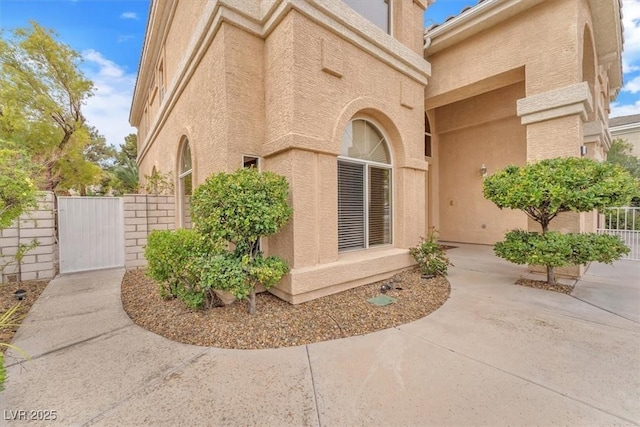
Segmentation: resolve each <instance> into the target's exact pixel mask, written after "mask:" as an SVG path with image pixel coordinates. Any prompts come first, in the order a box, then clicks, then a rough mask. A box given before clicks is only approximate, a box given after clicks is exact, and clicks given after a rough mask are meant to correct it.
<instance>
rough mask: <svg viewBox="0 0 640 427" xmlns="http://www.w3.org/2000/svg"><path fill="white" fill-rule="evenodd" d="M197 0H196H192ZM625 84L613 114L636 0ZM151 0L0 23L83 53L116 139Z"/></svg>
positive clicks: (630, 90)
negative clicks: (31, 29)
mask: <svg viewBox="0 0 640 427" xmlns="http://www.w3.org/2000/svg"><path fill="white" fill-rule="evenodd" d="M192 1H199V0H192ZM476 3H477V0H436V2H435V3H434V4H433V5H432V6H431V7H429V9H428V10H427V12H426V14H425V25H430V24H431V23H434V22H436V23H441V22H443V21H444V20H445V19H446V18H447V17H448V16H451V15H457V14H458V13H459V12H460V11H461V10H462V9H463V8H465V7H466V6H473V5H475V4H476ZM623 4H624V6H623V15H624V27H625V39H626V40H625V52H624V61H623V62H624V69H625V76H624V77H625V85H624V88H623V89H622V90H621V92H620V94H619V95H618V99H617V100H616V102H615V103H613V104H612V107H613V108H612V116H614V115H627V114H640V0H623ZM148 10H149V0H0V27H2V28H3V29H11V28H15V27H20V26H26V25H28V22H29V20H35V21H37V22H38V23H39V24H40V25H42V26H44V27H47V28H51V29H53V30H55V31H56V32H57V33H58V34H59V35H60V37H59V39H60V40H61V41H63V42H64V43H67V44H68V45H70V46H71V47H72V48H74V49H75V50H76V51H78V52H80V53H81V54H82V56H83V57H84V62H83V64H82V65H81V68H82V70H83V71H84V72H85V74H86V75H87V77H89V78H90V79H91V80H93V82H94V84H95V86H96V90H95V95H94V96H93V97H92V98H91V99H90V100H89V101H88V103H87V105H86V108H85V109H84V112H85V115H86V117H87V119H88V121H89V123H90V124H91V125H93V126H96V127H97V128H98V129H99V131H100V133H102V134H103V135H105V137H106V138H107V142H109V143H110V144H112V145H119V144H121V143H122V142H123V141H124V137H125V136H126V135H128V134H129V133H132V132H135V129H133V128H131V127H130V126H129V123H128V118H129V107H130V105H131V96H132V93H133V86H134V84H135V78H136V73H137V69H138V63H139V61H140V51H141V49H142V42H143V40H144V31H145V25H146V21H147V15H148Z"/></svg>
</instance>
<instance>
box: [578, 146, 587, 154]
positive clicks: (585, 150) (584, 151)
mask: <svg viewBox="0 0 640 427" xmlns="http://www.w3.org/2000/svg"><path fill="white" fill-rule="evenodd" d="M580 155H581V156H582V157H584V156H586V155H587V146H586V145H581V146H580Z"/></svg>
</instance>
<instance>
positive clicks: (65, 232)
mask: <svg viewBox="0 0 640 427" xmlns="http://www.w3.org/2000/svg"><path fill="white" fill-rule="evenodd" d="M58 239H59V251H60V252H59V253H60V273H74V272H78V271H86V270H97V269H102V268H112V267H124V209H123V199H122V198H120V197H58Z"/></svg>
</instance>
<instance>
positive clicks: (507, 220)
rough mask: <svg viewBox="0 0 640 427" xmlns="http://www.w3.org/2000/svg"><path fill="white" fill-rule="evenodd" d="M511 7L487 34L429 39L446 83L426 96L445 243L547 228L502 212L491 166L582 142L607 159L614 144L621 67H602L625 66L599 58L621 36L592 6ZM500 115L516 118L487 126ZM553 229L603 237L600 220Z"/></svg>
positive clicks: (588, 218)
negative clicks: (488, 195) (485, 193)
mask: <svg viewBox="0 0 640 427" xmlns="http://www.w3.org/2000/svg"><path fill="white" fill-rule="evenodd" d="M505 3H506V2H505ZM510 5H511V6H510V7H511V12H508V11H507V12H505V11H504V10H503V11H500V8H495V9H493V10H491V8H486V10H487V12H485V13H486V15H485V16H483V18H482V19H480V18H477V19H478V20H477V21H476V22H477V23H476V28H478V29H477V30H474V31H472V30H469V31H467V30H460V31H458V30H459V29H456V28H452V29H451V30H447V29H446V24H445V27H444V28H443V29H441V30H437V29H436V31H435V32H433V33H431V34H430V35H428V37H429V36H432V37H433V39H432V43H433V47H432V48H430V49H428V50H427V52H426V58H427V59H428V60H429V61H430V62H431V64H432V70H433V74H434V76H436V78H434V79H432V81H431V82H430V84H429V85H428V86H427V89H426V97H425V106H426V109H427V110H428V111H429V116H430V118H431V119H432V123H431V124H432V130H433V132H434V142H435V147H434V148H435V149H434V151H435V154H434V158H432V159H430V161H431V163H432V172H433V171H437V173H436V174H435V176H432V177H431V180H430V181H431V183H430V189H431V190H432V191H431V195H432V196H433V195H436V197H437V200H438V201H439V206H438V209H433V208H432V209H431V211H430V217H429V219H428V224H429V225H433V226H435V227H436V228H440V230H441V236H442V237H443V238H444V239H449V240H454V241H464V242H474V243H493V242H495V241H496V240H499V239H501V238H502V235H503V233H504V231H506V230H508V229H513V228H528V229H529V230H538V229H539V227H538V225H537V224H536V223H534V222H533V221H530V220H528V219H527V218H526V216H524V215H523V214H521V213H514V212H510V211H498V210H497V209H496V208H495V207H493V206H492V204H491V203H490V202H487V201H485V200H484V199H483V197H482V191H481V178H480V176H479V175H480V174H479V169H480V165H481V164H483V163H484V164H485V165H486V166H487V168H488V172H489V174H490V173H491V172H492V170H496V169H499V168H501V167H504V166H506V164H508V163H515V164H524V163H525V162H534V161H539V160H542V159H546V158H553V157H565V156H579V155H580V149H581V146H582V145H585V146H586V147H587V148H588V153H587V155H588V156H589V157H591V158H594V159H598V160H603V159H604V158H605V153H606V149H607V147H608V144H609V142H610V139H609V135H608V133H607V131H606V128H607V121H608V118H607V116H608V112H609V97H610V95H611V92H612V90H611V89H610V85H611V82H610V80H609V77H610V74H609V72H610V69H611V67H610V66H611V64H610V63H606V62H602V63H601V62H599V61H611V58H614V59H615V57H616V56H615V55H616V52H612V53H611V54H609V55H608V56H607V55H604V54H602V55H599V54H598V52H597V49H598V43H600V45H601V46H603V43H605V42H606V43H608V44H611V42H612V41H615V38H616V29H615V28H614V27H613V26H612V27H611V31H610V33H606V34H605V33H600V34H599V37H600V39H596V37H595V35H594V30H593V28H594V25H596V23H594V22H593V15H592V13H593V10H592V9H591V6H593V5H594V3H593V2H592V1H590V0H567V1H542V2H535V1H532V2H530V3H529V4H528V5H527V4H526V2H512V3H510ZM595 6H596V7H597V8H598V11H597V12H598V13H600V15H599V19H601V20H603V21H604V22H606V21H607V20H611V22H612V23H613V22H614V20H615V16H605V15H603V13H605V12H604V8H603V5H602V4H599V3H595ZM613 10H614V11H617V9H616V8H613ZM474 19H476V18H474ZM488 22H491V24H488ZM597 25H599V28H603V27H602V22H599V23H597ZM461 28H464V27H463V26H462V25H461ZM468 28H471V27H468ZM465 31H467V33H465ZM465 34H466V36H465ZM605 39H606V40H605ZM614 45H615V43H614ZM618 54H619V52H618ZM604 56H607V58H608V59H607V58H605V59H603V57H604ZM609 57H611V58H609ZM510 88H511V89H510ZM498 93H501V95H497V96H494V97H493V98H492V94H493V95H496V94H498ZM500 111H502V112H503V113H508V114H503V115H502V117H498V118H490V117H486V118H484V119H483V116H486V115H490V114H494V115H496V114H497V115H500V113H499V112H500ZM504 141H509V142H510V144H506V145H505V142H504ZM478 142H482V144H478ZM480 147H482V148H485V149H486V150H482V148H480ZM483 227H485V228H483ZM551 228H554V229H558V230H562V231H565V232H567V231H572V232H584V231H594V229H595V215H594V214H593V213H588V214H580V215H578V214H566V215H562V216H560V217H558V218H556V219H555V220H554V221H553V222H552V224H551ZM580 272H581V269H580V268H572V269H566V270H562V271H561V273H564V274H569V275H571V274H580Z"/></svg>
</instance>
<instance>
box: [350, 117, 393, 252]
mask: <svg viewBox="0 0 640 427" xmlns="http://www.w3.org/2000/svg"><path fill="white" fill-rule="evenodd" d="M391 195H392V192H391V156H390V154H389V149H388V147H387V142H386V139H385V137H384V136H383V135H382V133H381V132H380V131H379V130H378V129H377V128H376V127H375V126H374V125H373V124H372V123H371V122H369V121H367V120H362V119H356V120H353V121H351V122H350V123H349V124H348V125H347V128H346V129H345V131H344V134H343V136H342V153H341V156H340V157H339V158H338V250H339V251H348V250H356V249H366V248H369V247H372V246H377V245H385V244H390V243H391V242H392V228H391V224H392V221H391V218H392V210H391V206H392V204H391V203H392V199H391Z"/></svg>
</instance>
